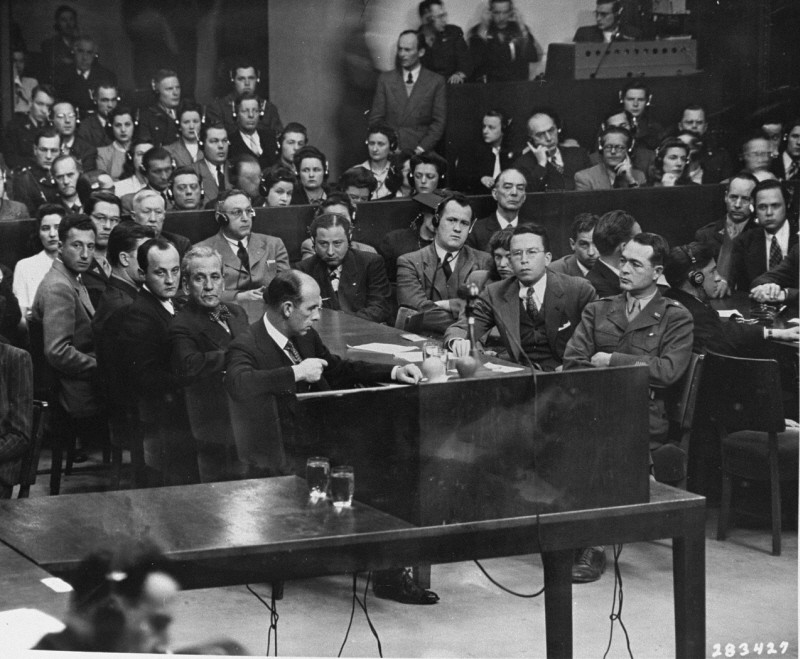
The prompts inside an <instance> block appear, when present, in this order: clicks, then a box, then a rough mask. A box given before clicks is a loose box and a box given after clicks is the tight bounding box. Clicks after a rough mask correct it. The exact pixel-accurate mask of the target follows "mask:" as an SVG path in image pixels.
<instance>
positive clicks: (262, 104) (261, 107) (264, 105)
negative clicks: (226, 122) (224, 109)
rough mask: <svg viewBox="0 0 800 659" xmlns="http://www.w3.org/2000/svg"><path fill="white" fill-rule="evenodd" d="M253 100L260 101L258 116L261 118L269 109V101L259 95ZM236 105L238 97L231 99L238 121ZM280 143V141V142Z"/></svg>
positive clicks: (232, 112) (233, 112) (234, 114)
mask: <svg viewBox="0 0 800 659" xmlns="http://www.w3.org/2000/svg"><path fill="white" fill-rule="evenodd" d="M252 100H255V101H258V116H259V118H261V117H263V116H264V113H265V112H266V111H267V102H266V101H265V100H263V99H261V98H259V97H258V96H253V99H252ZM236 106H237V103H236V99H233V100H232V101H231V114H232V115H233V120H234V121H236V119H237V117H238V116H239V113H238V111H237V109H236ZM278 144H279V145H280V141H279V142H278Z"/></svg>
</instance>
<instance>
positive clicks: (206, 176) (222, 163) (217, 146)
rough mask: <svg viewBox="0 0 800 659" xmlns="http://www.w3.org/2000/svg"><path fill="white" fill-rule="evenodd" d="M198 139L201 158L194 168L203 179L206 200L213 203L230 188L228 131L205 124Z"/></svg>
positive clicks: (219, 125)
mask: <svg viewBox="0 0 800 659" xmlns="http://www.w3.org/2000/svg"><path fill="white" fill-rule="evenodd" d="M200 139H201V140H202V142H203V158H202V159H201V160H200V161H198V162H196V163H195V164H194V168H195V170H196V171H197V173H198V174H200V178H202V179H203V190H205V193H206V199H208V200H209V201H214V200H215V199H216V198H217V197H219V196H220V194H222V193H223V192H225V191H226V190H230V188H231V181H230V171H229V165H228V150H229V146H230V140H229V139H228V131H227V130H225V126H223V125H222V124H218V123H217V124H206V125H205V126H204V127H203V131H202V135H201V137H200Z"/></svg>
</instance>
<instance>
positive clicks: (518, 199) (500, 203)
mask: <svg viewBox="0 0 800 659" xmlns="http://www.w3.org/2000/svg"><path fill="white" fill-rule="evenodd" d="M527 185H528V182H527V180H526V179H525V174H524V173H523V172H522V170H520V169H517V168H516V167H510V168H508V169H505V170H503V171H502V172H500V175H499V176H498V177H497V181H496V182H495V184H494V187H493V188H492V197H493V198H494V200H495V201H496V202H497V210H495V212H494V213H492V214H491V215H488V216H487V217H482V218H481V219H480V220H478V221H477V222H475V226H473V227H472V231H470V233H469V236H468V237H467V245H469V246H470V247H474V248H475V249H479V250H481V251H482V252H488V251H489V240H490V239H491V237H492V236H493V235H494V233H495V232H496V231H500V230H501V229H507V228H509V227H510V228H512V229H513V228H515V227H516V226H517V224H519V209H520V208H522V205H523V204H524V203H525V197H526V194H525V189H526V187H527Z"/></svg>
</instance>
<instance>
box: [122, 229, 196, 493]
mask: <svg viewBox="0 0 800 659" xmlns="http://www.w3.org/2000/svg"><path fill="white" fill-rule="evenodd" d="M136 260H137V262H138V264H139V268H140V269H141V271H142V273H143V274H144V284H143V285H142V288H141V290H140V291H139V292H138V294H137V295H136V299H135V300H134V301H133V303H132V304H131V305H130V306H129V307H128V308H127V309H126V311H125V320H124V326H123V328H122V333H121V336H120V342H119V343H120V345H119V348H120V350H121V352H122V357H123V359H124V361H125V364H126V365H127V369H128V376H129V378H130V383H131V386H132V389H133V390H134V391H135V395H134V399H135V400H136V404H137V408H138V411H139V426H140V429H141V433H142V437H143V443H144V462H145V464H146V465H147V466H148V467H150V468H152V469H154V470H155V471H156V472H159V478H158V481H160V483H161V484H164V485H185V484H187V483H196V482H198V480H199V477H198V472H197V456H196V454H195V447H194V440H193V438H192V432H191V429H190V427H189V419H188V416H187V414H186V405H185V404H184V401H183V391H182V389H181V387H180V384H179V382H178V380H177V378H175V376H174V375H173V373H172V369H171V368H170V357H171V351H170V343H169V324H170V321H171V320H172V318H173V316H174V315H175V313H176V309H175V305H174V300H175V296H176V295H177V293H178V284H179V283H180V258H179V256H178V250H177V249H175V246H174V245H173V244H172V243H171V242H169V241H167V240H165V239H164V237H163V236H162V237H159V238H153V239H151V240H148V241H146V242H144V243H142V245H141V246H140V247H139V249H138V250H137V252H136Z"/></svg>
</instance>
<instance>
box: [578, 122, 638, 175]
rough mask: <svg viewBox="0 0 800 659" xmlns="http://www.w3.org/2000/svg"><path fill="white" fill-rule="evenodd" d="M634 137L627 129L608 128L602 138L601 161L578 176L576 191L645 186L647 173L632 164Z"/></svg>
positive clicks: (580, 172)
mask: <svg viewBox="0 0 800 659" xmlns="http://www.w3.org/2000/svg"><path fill="white" fill-rule="evenodd" d="M631 139H632V138H631V134H630V131H628V130H626V129H625V128H620V127H617V126H609V127H608V128H606V129H605V130H604V131H603V132H602V133H601V135H600V145H599V146H600V162H599V163H598V164H597V165H595V166H594V167H588V168H587V169H582V170H581V171H579V172H576V173H575V189H576V190H611V189H617V188H638V187H639V186H640V185H644V182H645V175H644V172H642V171H639V170H638V169H636V168H635V167H634V166H633V163H632V162H631V158H630V153H629V151H628V150H629V149H630V147H631Z"/></svg>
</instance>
